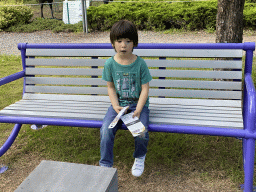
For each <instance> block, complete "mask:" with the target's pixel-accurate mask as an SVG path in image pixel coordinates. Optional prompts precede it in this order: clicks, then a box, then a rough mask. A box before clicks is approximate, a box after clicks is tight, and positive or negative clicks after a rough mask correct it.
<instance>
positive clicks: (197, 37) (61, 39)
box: [0, 31, 256, 55]
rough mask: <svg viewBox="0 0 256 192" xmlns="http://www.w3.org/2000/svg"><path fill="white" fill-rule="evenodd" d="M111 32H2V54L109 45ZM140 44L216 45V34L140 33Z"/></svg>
mask: <svg viewBox="0 0 256 192" xmlns="http://www.w3.org/2000/svg"><path fill="white" fill-rule="evenodd" d="M244 41H245V42H246V41H256V36H255V34H248V35H246V34H245V35H244ZM109 42H110V40H109V32H97V33H89V34H83V33H80V34H74V33H52V32H51V31H40V32H34V33H6V32H0V54H7V55H10V54H14V55H18V54H20V52H19V50H18V49H17V44H18V43H109ZM139 42H140V43H214V42H215V34H214V33H212V34H210V33H206V32H204V31H199V32H184V33H183V32H182V33H174V34H163V33H160V32H152V31H139Z"/></svg>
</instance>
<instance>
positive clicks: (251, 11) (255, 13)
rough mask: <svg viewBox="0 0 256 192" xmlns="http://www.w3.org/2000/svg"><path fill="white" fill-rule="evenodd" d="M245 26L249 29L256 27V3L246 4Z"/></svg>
mask: <svg viewBox="0 0 256 192" xmlns="http://www.w3.org/2000/svg"><path fill="white" fill-rule="evenodd" d="M244 27H245V28H249V29H256V3H246V4H245V8H244Z"/></svg>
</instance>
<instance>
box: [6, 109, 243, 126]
mask: <svg viewBox="0 0 256 192" xmlns="http://www.w3.org/2000/svg"><path fill="white" fill-rule="evenodd" d="M24 108H25V109H24ZM107 109H108V107H107V106H106V107H101V108H93V107H83V108H70V107H66V106H52V107H50V106H47V107H45V106H43V107H41V106H29V107H28V106H27V105H20V106H19V105H13V106H8V107H7V108H5V109H4V110H3V111H29V112H31V111H34V112H43V113H47V112H52V113H53V114H54V113H56V114H58V113H72V114H73V113H74V114H81V115H83V114H100V115H105V114H106V111H107ZM155 112H157V111H153V112H151V113H150V117H155V118H156V117H159V118H171V119H192V120H211V121H228V122H240V123H242V122H243V121H242V115H232V116H228V114H227V115H225V116H224V114H222V116H216V115H215V114H212V113H206V112H205V113H204V114H205V115H202V114H201V113H200V114H199V113H198V112H196V111H187V112H177V111H175V112H172V113H155ZM206 114H207V115H206Z"/></svg>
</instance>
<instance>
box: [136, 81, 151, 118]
mask: <svg viewBox="0 0 256 192" xmlns="http://www.w3.org/2000/svg"><path fill="white" fill-rule="evenodd" d="M148 92H149V83H146V84H143V85H141V93H140V97H139V101H138V104H137V107H136V110H135V111H134V114H133V117H135V116H137V117H138V118H140V113H141V111H142V109H143V107H144V105H145V104H146V102H147V99H148Z"/></svg>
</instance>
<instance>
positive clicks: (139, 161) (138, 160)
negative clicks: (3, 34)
mask: <svg viewBox="0 0 256 192" xmlns="http://www.w3.org/2000/svg"><path fill="white" fill-rule="evenodd" d="M143 161H144V159H143V158H136V159H135V168H134V169H140V167H143Z"/></svg>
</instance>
